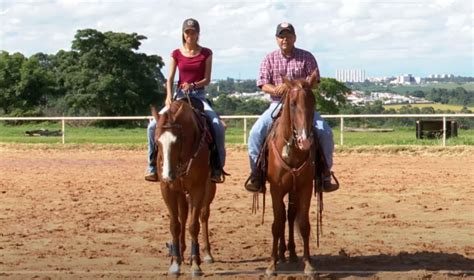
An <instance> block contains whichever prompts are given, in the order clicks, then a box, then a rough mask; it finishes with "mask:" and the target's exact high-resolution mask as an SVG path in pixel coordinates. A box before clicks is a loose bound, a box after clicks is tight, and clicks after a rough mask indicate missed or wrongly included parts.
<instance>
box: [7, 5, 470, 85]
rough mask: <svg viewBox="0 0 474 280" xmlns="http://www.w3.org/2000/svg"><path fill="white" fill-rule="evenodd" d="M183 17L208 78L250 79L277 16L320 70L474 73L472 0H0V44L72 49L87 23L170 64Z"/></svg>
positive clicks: (328, 73)
mask: <svg viewBox="0 0 474 280" xmlns="http://www.w3.org/2000/svg"><path fill="white" fill-rule="evenodd" d="M188 17H194V18H196V19H197V20H198V21H199V22H200V24H201V37H200V42H201V44H202V45H203V46H206V47H209V48H211V49H212V50H213V51H214V63H213V73H212V77H213V78H214V79H223V78H226V77H233V78H242V79H254V78H255V77H256V76H257V73H258V68H259V64H260V62H261V60H262V59H263V57H264V56H265V54H266V53H268V52H270V51H272V50H274V49H276V48H277V46H276V43H275V37H274V34H275V28H276V25H277V24H278V23H280V22H283V21H288V22H291V23H292V24H293V25H294V26H295V29H296V33H297V42H296V46H297V47H299V48H303V49H306V50H309V51H311V52H312V53H313V54H314V55H315V57H316V59H317V60H318V63H319V66H320V69H321V75H322V76H325V77H334V76H335V71H336V69H364V70H365V71H366V75H367V76H369V77H381V76H395V75H399V74H403V73H410V74H414V75H415V76H422V77H423V76H427V75H429V74H443V73H446V74H454V75H462V76H474V33H473V22H474V14H473V4H472V1H470V0H312V1H306V0H293V1H290V0H288V1H258V0H243V1H240V0H212V1H211V0H204V1H192V0H188V1H182V0H163V1H147V0H140V1H137V0H127V1H122V0H113V1H112V0H109V1H107V0H102V1H100V0H87V1H84V0H75V1H72V0H15V1H13V0H0V50H5V51H8V52H10V53H13V52H21V53H23V54H25V55H27V56H29V55H32V54H34V53H37V52H45V53H50V54H54V53H56V52H57V51H58V50H60V49H64V50H69V49H70V46H71V41H72V39H73V37H74V35H75V33H76V31H77V30H78V29H85V28H94V29H97V30H100V31H102V32H105V31H115V32H127V33H132V32H136V33H138V34H142V35H145V36H146V37H148V39H147V40H145V41H143V44H142V47H141V48H140V50H139V51H140V52H144V53H147V54H158V55H160V56H162V57H163V58H164V61H165V63H166V64H168V61H169V56H170V53H171V51H172V50H173V49H175V48H177V47H179V46H180V44H181V37H180V36H181V33H180V32H181V30H180V28H181V24H182V22H183V20H184V19H185V18H188ZM163 73H164V74H165V76H167V74H168V69H167V67H166V66H165V68H164V69H163Z"/></svg>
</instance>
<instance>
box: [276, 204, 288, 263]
mask: <svg viewBox="0 0 474 280" xmlns="http://www.w3.org/2000/svg"><path fill="white" fill-rule="evenodd" d="M288 210H289V209H288ZM283 211H285V204H283ZM285 215H286V214H285ZM285 217H286V216H285ZM285 226H286V225H285V222H283V234H282V235H280V239H279V244H278V261H279V262H286V257H285V252H286V240H285Z"/></svg>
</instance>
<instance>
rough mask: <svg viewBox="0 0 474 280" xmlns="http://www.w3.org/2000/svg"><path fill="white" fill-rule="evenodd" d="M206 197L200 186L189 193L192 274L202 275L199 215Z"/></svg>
mask: <svg viewBox="0 0 474 280" xmlns="http://www.w3.org/2000/svg"><path fill="white" fill-rule="evenodd" d="M203 198H204V192H203V190H202V189H200V188H191V193H190V194H189V199H190V201H189V202H190V207H191V218H190V220H189V235H190V236H191V275H192V276H201V275H202V274H203V273H202V270H201V267H200V265H201V258H200V256H199V240H198V237H199V227H200V224H199V216H200V214H201V207H202V202H203Z"/></svg>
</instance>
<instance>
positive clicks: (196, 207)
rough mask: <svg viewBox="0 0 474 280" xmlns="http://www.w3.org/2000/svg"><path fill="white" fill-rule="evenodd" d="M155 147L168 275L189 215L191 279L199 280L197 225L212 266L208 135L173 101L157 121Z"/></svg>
mask: <svg viewBox="0 0 474 280" xmlns="http://www.w3.org/2000/svg"><path fill="white" fill-rule="evenodd" d="M152 113H153V116H154V117H155V119H156V120H157V126H156V131H155V143H156V144H157V146H158V160H157V170H159V174H158V176H159V177H160V185H161V194H162V197H163V200H164V201H165V203H166V206H167V207H168V212H169V218H170V232H171V235H172V242H171V243H170V244H168V248H169V251H170V256H171V265H170V267H169V273H170V274H172V275H178V274H179V273H180V265H181V263H182V260H183V253H184V251H185V248H186V246H185V228H186V222H187V217H188V213H190V221H189V226H188V227H189V228H188V229H189V234H190V236H191V274H192V275H193V276H199V275H201V274H202V271H201V268H200V264H201V258H200V255H199V242H198V235H199V230H200V223H199V219H201V223H202V226H203V239H204V254H205V257H204V260H205V261H206V262H212V261H213V258H212V255H211V253H210V244H209V234H208V219H209V206H210V204H211V202H212V200H213V199H214V196H215V192H216V185H215V183H214V182H212V181H211V180H210V165H209V158H210V150H209V146H208V143H209V142H208V141H209V135H210V134H209V132H208V130H207V126H206V122H205V120H203V119H201V118H203V117H201V116H200V115H199V114H198V113H197V112H195V111H194V109H193V108H192V107H191V106H190V105H189V104H188V103H187V102H185V101H184V100H177V101H173V102H172V103H171V105H170V108H168V109H167V110H166V111H165V112H164V113H162V114H160V115H158V114H157V113H156V110H155V109H152Z"/></svg>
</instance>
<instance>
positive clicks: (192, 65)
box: [171, 48, 212, 87]
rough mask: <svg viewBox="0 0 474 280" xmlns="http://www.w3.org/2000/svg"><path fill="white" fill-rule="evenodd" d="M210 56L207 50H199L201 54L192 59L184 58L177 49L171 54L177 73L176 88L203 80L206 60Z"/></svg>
mask: <svg viewBox="0 0 474 280" xmlns="http://www.w3.org/2000/svg"><path fill="white" fill-rule="evenodd" d="M211 55H212V51H211V50H210V49H208V48H201V52H200V53H199V54H198V55H196V56H193V57H186V56H184V55H183V54H182V53H181V51H180V50H179V49H176V50H174V51H173V52H172V53H171V57H173V58H174V60H175V62H176V66H177V67H178V71H179V80H178V87H179V86H180V85H181V84H182V83H184V82H187V83H192V82H198V81H200V80H202V79H204V75H205V73H206V60H207V58H208V57H209V56H211Z"/></svg>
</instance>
